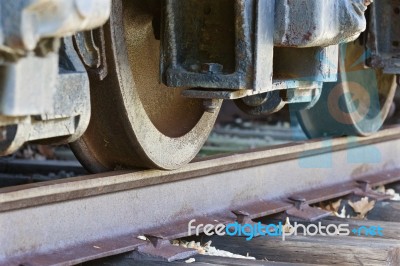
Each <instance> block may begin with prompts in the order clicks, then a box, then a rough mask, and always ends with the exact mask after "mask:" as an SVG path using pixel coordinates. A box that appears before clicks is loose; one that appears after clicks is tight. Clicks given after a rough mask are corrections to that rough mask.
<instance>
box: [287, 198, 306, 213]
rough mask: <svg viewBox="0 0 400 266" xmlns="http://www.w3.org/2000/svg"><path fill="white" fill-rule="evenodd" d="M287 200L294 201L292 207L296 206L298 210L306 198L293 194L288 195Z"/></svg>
mask: <svg viewBox="0 0 400 266" xmlns="http://www.w3.org/2000/svg"><path fill="white" fill-rule="evenodd" d="M289 200H291V201H293V202H294V207H296V209H298V210H300V209H301V206H303V205H304V204H305V203H306V199H305V198H304V197H302V196H298V195H293V196H290V197H289Z"/></svg>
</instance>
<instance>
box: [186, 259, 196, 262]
mask: <svg viewBox="0 0 400 266" xmlns="http://www.w3.org/2000/svg"><path fill="white" fill-rule="evenodd" d="M195 261H196V259H195V258H190V259H187V260H185V262H186V263H192V262H195Z"/></svg>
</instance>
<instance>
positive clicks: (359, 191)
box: [353, 180, 391, 200]
mask: <svg viewBox="0 0 400 266" xmlns="http://www.w3.org/2000/svg"><path fill="white" fill-rule="evenodd" d="M356 182H357V184H358V185H359V187H358V188H356V189H354V193H353V195H355V196H360V197H368V198H370V199H375V200H387V199H390V197H391V196H390V195H385V194H380V193H377V192H375V191H373V190H372V188H371V183H370V182H369V180H357V181H356Z"/></svg>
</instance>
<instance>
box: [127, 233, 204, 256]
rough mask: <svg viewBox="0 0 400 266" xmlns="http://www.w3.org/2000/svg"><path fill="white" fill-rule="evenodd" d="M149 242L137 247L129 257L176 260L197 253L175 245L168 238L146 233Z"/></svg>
mask: <svg viewBox="0 0 400 266" xmlns="http://www.w3.org/2000/svg"><path fill="white" fill-rule="evenodd" d="M144 236H145V237H147V239H148V241H149V243H148V244H147V245H141V246H138V247H137V248H136V250H135V251H133V252H132V253H131V254H130V255H129V256H128V257H130V258H134V259H137V260H147V261H149V260H150V261H168V262H171V261H175V260H182V259H186V258H189V257H191V256H194V255H196V254H197V250H195V249H191V248H184V247H179V246H174V245H172V244H171V242H170V241H169V240H168V239H165V238H163V237H162V236H157V235H146V234H145V235H144Z"/></svg>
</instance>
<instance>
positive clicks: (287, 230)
mask: <svg viewBox="0 0 400 266" xmlns="http://www.w3.org/2000/svg"><path fill="white" fill-rule="evenodd" d="M292 227H293V226H292V225H291V224H290V220H289V217H286V221H285V224H284V225H283V226H282V231H284V232H285V233H290V232H291V228H292Z"/></svg>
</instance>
